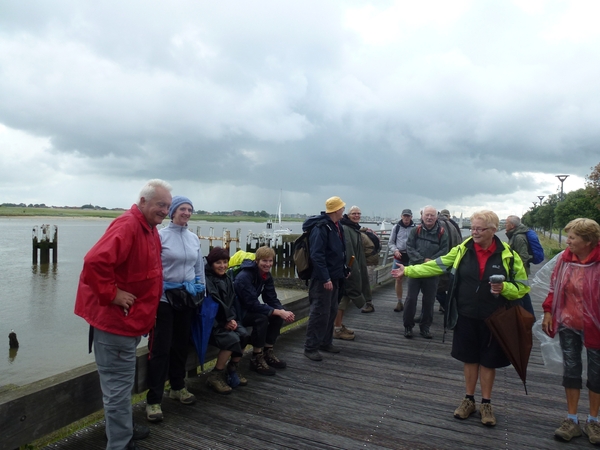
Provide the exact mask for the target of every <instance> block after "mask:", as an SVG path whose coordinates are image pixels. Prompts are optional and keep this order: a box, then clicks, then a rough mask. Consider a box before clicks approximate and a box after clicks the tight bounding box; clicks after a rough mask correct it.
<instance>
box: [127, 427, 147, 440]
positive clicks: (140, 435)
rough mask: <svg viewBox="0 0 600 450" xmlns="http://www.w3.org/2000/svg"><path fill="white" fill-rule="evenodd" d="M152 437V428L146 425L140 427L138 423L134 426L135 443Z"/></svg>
mask: <svg viewBox="0 0 600 450" xmlns="http://www.w3.org/2000/svg"><path fill="white" fill-rule="evenodd" d="M148 436H150V428H148V427H147V426H145V425H138V424H136V423H134V424H133V437H132V438H131V439H133V440H134V441H141V440H142V439H146V438H147V437H148Z"/></svg>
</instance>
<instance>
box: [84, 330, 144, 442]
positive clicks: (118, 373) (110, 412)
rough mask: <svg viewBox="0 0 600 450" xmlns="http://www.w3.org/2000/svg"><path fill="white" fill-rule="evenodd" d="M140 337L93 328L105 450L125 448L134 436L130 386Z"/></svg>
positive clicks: (131, 385)
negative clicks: (102, 404)
mask: <svg viewBox="0 0 600 450" xmlns="http://www.w3.org/2000/svg"><path fill="white" fill-rule="evenodd" d="M140 339H141V338H140V337H130V336H120V335H118V334H112V333H107V332H106V331H102V330H99V329H97V328H94V356H95V357H96V365H97V366H98V374H99V376H100V388H101V389H102V401H103V403H104V418H105V420H106V436H107V437H108V443H107V444H106V450H124V449H126V448H127V445H128V444H129V441H130V440H131V438H132V436H133V418H132V407H131V390H132V389H133V383H134V380H135V349H136V347H137V346H138V344H139V343H140Z"/></svg>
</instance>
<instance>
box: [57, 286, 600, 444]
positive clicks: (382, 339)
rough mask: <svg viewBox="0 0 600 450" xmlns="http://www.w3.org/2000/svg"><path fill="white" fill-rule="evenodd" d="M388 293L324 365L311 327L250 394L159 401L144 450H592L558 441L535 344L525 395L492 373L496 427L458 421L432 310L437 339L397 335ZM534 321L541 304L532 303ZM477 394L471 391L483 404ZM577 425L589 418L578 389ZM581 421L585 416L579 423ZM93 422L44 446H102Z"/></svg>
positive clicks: (558, 399)
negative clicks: (310, 344)
mask: <svg viewBox="0 0 600 450" xmlns="http://www.w3.org/2000/svg"><path fill="white" fill-rule="evenodd" d="M395 304H396V298H395V294H394V289H393V284H388V285H387V286H384V287H382V288H380V289H378V290H377V291H375V298H374V305H375V313H373V314H361V313H360V311H358V310H357V309H355V308H352V310H349V311H348V312H347V314H346V316H347V318H346V320H345V323H346V325H347V326H348V327H351V328H352V329H354V330H355V331H356V336H357V337H356V340H355V341H353V342H346V341H337V340H336V341H335V344H336V345H339V346H340V347H342V349H343V350H342V352H341V353H339V354H336V355H332V354H327V353H324V354H323V356H324V360H323V361H322V362H313V361H310V360H308V359H307V358H306V357H305V356H304V355H303V353H302V352H303V342H304V333H305V330H306V327H305V326H303V327H299V328H298V329H295V330H293V331H291V332H289V333H287V334H285V335H282V336H281V337H280V340H279V341H278V345H277V350H278V352H277V353H278V355H280V356H281V357H282V358H283V359H285V360H286V361H287V363H288V367H287V369H285V370H280V371H278V373H277V375H276V376H273V377H265V376H260V375H257V374H256V373H254V372H248V370H247V367H248V359H247V356H245V357H244V360H243V361H242V369H243V370H244V371H245V373H247V376H248V379H249V385H248V386H246V387H240V388H238V389H236V390H235V391H234V392H233V393H232V394H231V395H228V396H222V395H218V394H216V393H213V392H212V391H210V390H209V389H208V388H207V387H206V385H205V384H204V382H205V377H206V376H201V377H198V378H197V379H194V380H189V389H190V390H191V391H192V392H194V393H195V394H196V396H197V397H198V402H197V403H196V404H195V405H193V406H184V405H181V404H179V403H178V402H175V401H172V400H170V399H168V398H165V399H164V401H163V405H162V406H163V412H164V415H165V419H164V421H163V422H161V423H159V424H150V429H151V435H150V437H149V438H147V439H146V440H144V441H140V442H139V445H140V446H141V447H142V448H144V449H155V450H162V449H169V450H171V449H307V450H308V449H357V450H358V449H372V450H375V449H457V448H462V449H488V448H489V449H530V448H536V449H564V448H580V447H589V446H590V445H591V444H590V443H589V442H588V440H587V438H586V437H585V436H584V437H581V438H577V439H574V440H573V441H571V443H569V444H565V443H562V442H558V441H555V440H554V438H553V431H554V429H555V428H556V427H557V426H558V425H559V424H560V422H561V420H562V419H563V418H564V417H565V416H566V402H565V399H564V390H563V388H562V387H561V386H560V382H561V379H560V378H561V377H560V376H558V375H555V374H551V373H549V372H547V371H546V370H545V368H544V366H543V363H542V360H541V354H540V350H539V345H538V343H537V342H535V345H534V351H533V354H532V356H531V360H530V363H529V373H528V390H529V395H525V392H524V389H523V385H522V383H521V381H520V379H519V378H518V376H517V374H516V372H515V371H514V369H513V368H512V367H508V368H506V369H499V370H498V371H497V378H496V383H495V385H494V391H493V398H492V404H493V405H494V411H495V415H496V418H497V420H498V424H497V426H496V427H494V428H487V427H484V426H483V425H482V424H481V423H480V421H479V416H478V414H475V415H473V416H471V417H470V418H469V419H467V420H465V421H460V420H457V419H455V418H454V417H453V411H454V409H455V408H456V407H457V406H458V404H459V403H460V400H461V399H462V398H463V397H464V383H463V374H462V364H461V363H460V362H458V361H455V360H454V359H452V358H451V357H450V346H451V344H450V342H451V337H452V335H451V333H450V334H448V335H447V337H446V342H445V343H442V315H441V314H438V313H436V316H435V320H434V324H433V326H432V328H431V331H432V333H433V334H434V339H433V340H429V341H428V340H425V339H422V338H420V337H415V338H413V339H412V340H408V339H405V338H404V337H403V336H402V331H403V327H402V313H395V312H393V307H394V306H395ZM534 306H535V309H536V311H538V312H540V311H541V308H540V305H539V304H537V305H536V304H534ZM480 399H481V395H480V393H479V391H478V392H477V393H476V400H477V402H479V401H480ZM144 409H145V403H140V404H138V405H135V407H134V414H135V418H136V421H138V422H140V423H146V420H145V418H144ZM579 411H580V418H581V419H584V417H586V415H587V391H586V390H585V389H584V390H583V391H582V398H581V401H580V408H579ZM584 413H585V415H584ZM105 445H106V441H105V439H104V425H103V423H99V424H97V425H94V426H91V427H89V428H87V429H85V430H82V431H80V432H78V433H77V434H76V435H74V436H71V437H69V438H67V439H64V440H63V441H61V442H59V443H56V444H52V445H50V446H48V447H47V449H63V450H70V449H73V450H75V449H77V450H81V449H85V450H87V449H90V450H92V449H104V448H105Z"/></svg>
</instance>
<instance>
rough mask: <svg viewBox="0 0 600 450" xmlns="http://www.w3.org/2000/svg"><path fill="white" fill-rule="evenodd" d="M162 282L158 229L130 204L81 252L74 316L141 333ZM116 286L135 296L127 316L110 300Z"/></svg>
mask: <svg viewBox="0 0 600 450" xmlns="http://www.w3.org/2000/svg"><path fill="white" fill-rule="evenodd" d="M162 283H163V279H162V263H161V260H160V238H159V236H158V232H157V230H156V227H150V225H149V224H148V222H147V221H146V218H145V217H144V215H143V214H142V212H141V211H140V210H139V209H138V207H137V206H136V205H133V206H132V207H131V209H130V210H129V211H126V212H125V213H124V214H123V215H122V216H120V217H118V218H117V219H115V220H114V221H113V222H112V223H111V224H110V225H109V227H108V229H107V230H106V232H105V233H104V235H103V236H102V237H101V238H100V240H99V241H98V242H96V244H95V245H94V246H93V247H92V248H91V250H90V251H89V252H88V253H87V255H85V258H84V260H83V270H82V271H81V276H80V277H79V287H78V289H77V299H76V300H75V314H77V315H78V316H81V317H83V318H84V319H85V320H86V321H87V322H88V323H89V324H90V325H92V326H93V327H94V328H98V329H99V330H102V331H106V332H109V333H113V334H118V335H122V336H141V335H143V334H146V333H148V332H149V331H150V329H151V328H152V326H153V325H154V322H155V318H156V310H157V308H158V302H159V300H160V296H161V294H162ZM117 286H118V287H119V289H121V290H123V291H126V292H130V293H131V294H133V295H135V296H136V297H137V299H136V300H135V302H134V304H133V305H132V306H131V307H130V308H129V314H128V315H127V316H126V315H125V314H124V312H123V309H122V308H121V307H119V306H116V305H113V304H112V303H111V302H112V301H113V300H114V299H115V296H116V294H117Z"/></svg>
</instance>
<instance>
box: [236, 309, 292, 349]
mask: <svg viewBox="0 0 600 450" xmlns="http://www.w3.org/2000/svg"><path fill="white" fill-rule="evenodd" d="M242 325H244V326H245V327H252V334H251V335H250V344H251V345H252V346H253V347H259V348H262V347H264V346H265V344H267V345H269V346H273V345H275V341H276V340H277V338H278V337H279V333H280V331H281V327H282V325H283V319H282V318H281V317H279V316H275V315H273V314H271V315H270V316H267V315H265V314H257V313H250V312H249V313H246V315H245V316H244V320H242Z"/></svg>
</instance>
